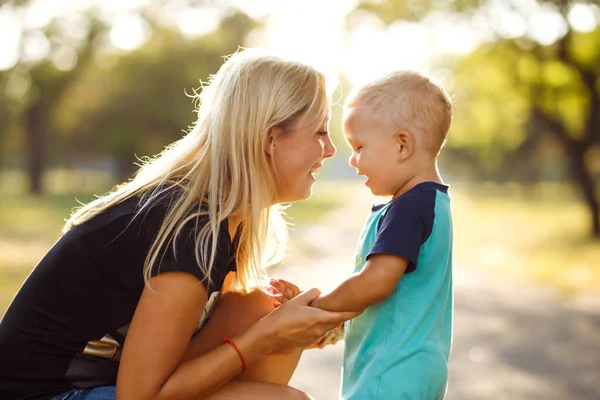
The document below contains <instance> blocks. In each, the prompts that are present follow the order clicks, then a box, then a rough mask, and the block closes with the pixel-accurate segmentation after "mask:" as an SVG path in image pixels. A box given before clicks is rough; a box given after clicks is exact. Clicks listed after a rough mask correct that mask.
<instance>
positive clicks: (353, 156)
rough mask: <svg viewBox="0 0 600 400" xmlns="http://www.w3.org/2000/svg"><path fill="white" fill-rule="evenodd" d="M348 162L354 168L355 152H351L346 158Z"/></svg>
mask: <svg viewBox="0 0 600 400" xmlns="http://www.w3.org/2000/svg"><path fill="white" fill-rule="evenodd" d="M348 164H350V166H351V167H354V168H356V154H354V153H352V155H351V156H350V158H349V159H348Z"/></svg>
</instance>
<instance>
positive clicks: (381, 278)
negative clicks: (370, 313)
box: [310, 254, 408, 311]
mask: <svg viewBox="0 0 600 400" xmlns="http://www.w3.org/2000/svg"><path fill="white" fill-rule="evenodd" d="M407 266H408V260H407V259H406V258H404V257H400V256H397V255H392V254H374V255H372V256H371V257H369V260H368V261H367V263H366V264H365V266H364V268H363V269H362V271H361V272H359V273H356V274H354V275H352V276H351V277H350V278H348V279H346V280H345V281H344V282H342V283H341V284H340V285H339V286H338V287H337V288H336V289H335V290H334V291H333V292H331V293H328V294H325V295H321V296H319V297H317V298H316V299H314V300H313V301H312V302H311V303H310V305H311V306H313V307H319V308H322V309H324V310H328V311H362V310H364V309H365V308H367V307H369V306H372V305H374V304H377V303H379V302H380V301H383V300H384V299H385V298H386V297H388V296H389V295H390V294H391V293H392V292H393V291H394V289H395V288H396V285H398V282H399V281H400V278H401V277H402V275H403V274H404V271H406V267H407Z"/></svg>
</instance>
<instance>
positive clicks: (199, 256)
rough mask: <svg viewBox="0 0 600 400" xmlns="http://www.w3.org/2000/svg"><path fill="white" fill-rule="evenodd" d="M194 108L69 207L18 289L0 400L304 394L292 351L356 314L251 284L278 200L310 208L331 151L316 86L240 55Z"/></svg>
mask: <svg viewBox="0 0 600 400" xmlns="http://www.w3.org/2000/svg"><path fill="white" fill-rule="evenodd" d="M198 100H199V101H200V103H201V105H200V106H199V110H198V114H199V117H198V120H197V122H196V124H195V125H194V127H193V128H192V129H191V131H190V132H189V133H188V134H187V135H186V136H185V137H184V138H182V139H181V140H179V141H178V142H176V143H174V144H173V145H171V146H170V147H168V148H167V149H166V150H165V151H163V152H162V153H161V154H160V155H159V156H158V157H156V158H155V159H152V160H148V161H147V162H146V163H145V165H143V166H142V167H141V169H140V171H139V172H138V173H137V175H136V176H135V178H134V179H133V180H131V181H130V182H127V183H125V184H123V185H121V186H119V187H117V188H116V189H115V190H113V191H112V192H111V193H109V194H107V195H105V196H103V197H101V198H99V199H97V200H95V201H93V202H91V203H89V204H87V205H86V206H84V207H83V208H81V209H79V210H78V211H77V212H75V213H74V214H73V215H72V216H71V218H70V219H69V220H68V221H67V224H66V226H65V229H64V232H63V236H62V237H61V239H60V240H59V241H58V242H57V243H56V244H55V245H54V246H53V248H52V249H51V250H50V251H49V252H48V254H47V255H46V256H45V257H44V258H43V259H42V261H41V262H40V264H39V265H38V266H37V267H36V268H35V270H34V271H33V273H32V274H31V276H30V277H29V278H28V279H27V281H26V282H25V284H24V285H23V287H22V288H21V290H20V292H19V293H18V295H17V297H16V298H15V300H14V301H13V303H12V305H11V306H10V308H9V310H8V312H7V314H6V316H5V317H4V320H3V321H2V324H1V325H0V360H1V361H0V398H2V399H4V398H11V399H30V398H46V399H48V398H52V399H86V398H87V399H92V398H93V399H114V398H115V396H118V398H119V399H127V400H136V399H178V400H181V399H201V398H210V399H225V398H227V399H231V398H236V399H237V398H240V399H270V398H273V399H275V398H277V399H280V398H286V399H296V398H297V399H305V398H307V395H306V394H304V393H302V392H300V391H297V390H295V389H292V388H290V387H288V386H286V385H287V383H288V381H289V379H290V377H291V375H292V373H293V371H294V369H295V367H296V365H297V362H298V359H299V357H300V353H301V351H302V348H305V347H307V346H309V345H311V344H312V343H314V342H316V341H317V340H318V338H319V337H321V336H322V335H323V334H324V333H325V332H327V331H328V330H331V329H332V328H334V327H336V326H337V325H339V324H340V323H341V322H342V321H344V320H347V319H349V318H351V317H353V316H355V314H353V313H331V312H326V311H323V310H318V309H314V308H311V307H308V304H309V303H310V301H311V300H312V299H313V298H315V297H316V296H317V295H318V294H319V292H318V291H317V290H316V289H313V290H310V291H308V292H305V293H302V294H300V295H299V296H297V297H295V295H296V294H297V293H298V292H299V290H298V289H297V288H296V287H295V286H293V285H292V284H289V283H287V282H284V281H278V282H277V283H276V284H275V286H276V287H277V288H278V289H279V290H280V291H281V293H282V294H283V295H284V296H283V297H284V298H285V299H291V300H289V301H287V302H286V301H284V300H283V299H282V300H281V302H282V303H285V304H282V305H280V306H279V307H275V306H274V305H273V298H272V297H270V296H267V295H266V294H264V293H263V291H261V290H257V289H256V288H257V287H259V286H260V285H259V282H261V281H262V279H263V277H264V275H265V268H266V267H268V266H269V265H272V264H275V263H277V262H279V261H280V260H281V258H282V255H283V252H284V249H285V245H286V243H285V238H286V231H285V229H286V225H285V222H284V220H283V218H282V214H281V208H280V205H279V203H282V202H292V201H298V200H302V199H306V198H308V197H309V196H310V195H311V188H312V185H313V183H314V181H315V173H316V172H317V170H318V169H319V167H320V166H321V164H322V163H323V161H324V160H325V159H327V158H330V157H332V156H333V155H334V154H335V148H334V146H333V144H332V142H331V139H330V137H329V136H328V133H327V122H328V118H329V99H328V97H327V95H326V90H325V79H324V77H323V75H322V74H320V73H319V72H317V71H316V70H314V69H313V68H311V67H309V66H306V65H303V64H300V63H296V62H289V61H285V60H281V59H279V58H276V57H272V56H267V55H261V54H257V53H255V52H253V51H249V50H246V51H242V52H239V53H237V54H235V55H233V56H232V57H231V58H229V60H227V62H226V63H225V64H224V65H223V66H222V68H221V69H220V70H219V72H218V73H217V74H216V75H215V76H214V77H213V78H212V80H211V82H210V85H209V86H208V87H206V88H204V90H203V91H202V93H201V95H200V96H199V99H198ZM230 288H236V290H235V292H231V291H228V290H229V289H230ZM217 293H225V294H224V295H223V296H222V297H221V299H220V300H219V301H218V302H217V305H216V307H214V312H213V313H212V315H211V317H210V318H209V319H208V321H207V322H206V323H204V324H199V321H200V320H201V318H202V316H203V310H204V309H205V307H206V308H207V303H208V302H209V299H211V302H212V300H213V299H214V298H215V297H216V296H214V295H215V294H217ZM293 297H295V298H293ZM292 298H293V299H292ZM200 325H201V327H200V328H199V329H198V326H200Z"/></svg>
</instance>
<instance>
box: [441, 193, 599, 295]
mask: <svg viewBox="0 0 600 400" xmlns="http://www.w3.org/2000/svg"><path fill="white" fill-rule="evenodd" d="M462 189H463V190H459V191H457V192H453V193H454V195H453V212H454V223H455V226H454V229H455V257H456V260H457V263H463V264H467V265H471V266H476V267H477V268H481V269H488V270H493V271H494V272H497V273H500V274H505V275H510V276H513V277H517V278H519V279H526V280H532V281H538V282H543V283H547V284H550V285H552V286H555V287H557V288H558V289H559V290H561V291H562V292H563V294H575V293H577V292H580V291H582V290H595V289H598V288H600V263H599V262H598V260H600V241H599V240H592V239H591V238H590V222H589V216H588V212H587V209H586V208H585V206H584V205H583V204H582V203H581V202H580V201H578V200H577V198H576V196H575V195H574V194H573V193H572V192H570V190H568V189H567V188H565V187H564V186H555V185H544V186H540V187H536V188H533V189H530V190H525V191H523V189H522V188H519V189H515V188H514V187H510V186H507V187H504V188H503V187H495V188H492V189H490V188H488V189H485V188H483V189H482V188H477V189H473V190H469V189H466V188H462Z"/></svg>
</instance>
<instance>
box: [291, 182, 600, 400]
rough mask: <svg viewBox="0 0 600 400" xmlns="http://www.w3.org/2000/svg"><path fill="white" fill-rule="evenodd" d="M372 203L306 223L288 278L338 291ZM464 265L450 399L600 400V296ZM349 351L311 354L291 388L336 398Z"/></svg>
mask: <svg viewBox="0 0 600 400" xmlns="http://www.w3.org/2000/svg"><path fill="white" fill-rule="evenodd" d="M358 192H361V193H363V192H365V191H364V189H363V190H359V191H358ZM373 200H375V199H374V198H373V197H372V196H370V195H368V194H366V195H360V197H359V198H355V199H354V200H353V201H352V202H351V204H349V205H347V206H345V207H343V208H341V209H339V210H337V211H336V212H335V213H334V215H332V216H330V217H329V218H328V219H327V221H326V222H325V223H323V224H319V225H311V226H307V227H298V228H297V229H296V230H295V231H294V232H292V238H291V243H290V244H291V256H290V258H289V259H288V260H287V262H286V266H285V268H284V269H283V270H282V271H281V273H280V276H282V277H285V278H287V279H290V280H291V281H293V282H295V283H297V284H298V285H299V286H301V287H303V288H309V287H313V286H316V287H318V288H319V289H321V290H323V291H326V290H330V289H332V288H333V287H335V285H336V284H337V283H338V282H340V281H341V280H342V279H343V278H344V277H345V276H346V275H347V274H349V272H350V269H351V268H352V267H351V266H352V265H353V252H354V247H355V244H356V239H357V237H358V233H359V231H360V228H361V224H362V221H363V218H364V216H365V213H366V212H367V210H368V207H369V204H370V203H371V202H372V201H373ZM455 264H456V265H455V270H454V282H455V319H454V341H453V347H452V356H451V360H450V380H449V387H448V393H447V396H446V398H447V399H450V400H458V399H460V400H469V399H491V400H495V399H498V400H500V399H507V400H508V399H510V400H520V399H523V400H525V399H527V400H532V399H545V400H563V399H581V400H584V399H585V400H592V399H600V297H598V296H589V297H588V298H587V299H578V300H569V301H565V300H561V299H560V298H559V297H557V296H556V295H555V293H553V291H551V290H549V289H547V288H541V287H535V286H531V285H526V284H520V283H515V282H513V281H510V280H508V279H500V278H498V277H495V276H492V275H491V274H489V273H485V272H482V271H479V270H476V269H475V268H471V267H469V266H467V265H464V263H461V262H460V260H456V261H455ZM584 300H585V301H584ZM342 353H343V343H340V344H337V345H335V346H329V347H328V348H326V349H324V350H311V351H307V352H305V354H304V355H303V357H302V360H301V361H300V365H299V367H298V369H297V371H296V373H295V374H294V377H293V378H292V382H291V384H292V385H293V386H295V387H298V388H301V389H303V390H305V391H307V392H309V393H310V394H311V395H312V396H314V397H315V398H316V399H317V400H328V399H337V398H338V397H337V395H338V390H339V379H340V367H341V358H342ZM365 400H367V399H365Z"/></svg>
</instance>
